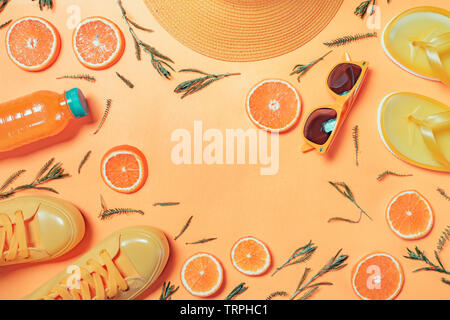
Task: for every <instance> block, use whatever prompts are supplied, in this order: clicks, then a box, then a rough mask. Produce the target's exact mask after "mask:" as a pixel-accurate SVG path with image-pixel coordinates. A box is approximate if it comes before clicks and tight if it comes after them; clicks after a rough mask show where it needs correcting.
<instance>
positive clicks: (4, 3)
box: [0, 0, 9, 12]
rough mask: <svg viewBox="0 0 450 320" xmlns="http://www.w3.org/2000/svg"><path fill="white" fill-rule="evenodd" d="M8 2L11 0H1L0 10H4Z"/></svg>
mask: <svg viewBox="0 0 450 320" xmlns="http://www.w3.org/2000/svg"><path fill="white" fill-rule="evenodd" d="M8 2H9V0H0V12H2V11H3V9H5V7H6V5H7V4H8Z"/></svg>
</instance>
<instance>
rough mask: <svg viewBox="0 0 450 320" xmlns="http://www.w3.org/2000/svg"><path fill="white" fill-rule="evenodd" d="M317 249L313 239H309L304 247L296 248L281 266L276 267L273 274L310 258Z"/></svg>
mask: <svg viewBox="0 0 450 320" xmlns="http://www.w3.org/2000/svg"><path fill="white" fill-rule="evenodd" d="M316 249H317V246H315V245H314V243H312V241H309V242H308V243H307V244H306V245H304V246H303V247H300V248H298V249H297V250H295V251H294V253H292V255H291V256H290V257H289V258H288V259H287V260H286V261H285V262H284V263H283V264H282V265H281V266H279V267H278V268H276V269H275V271H274V272H273V273H272V276H273V275H275V274H276V273H277V272H278V271H280V270H281V269H283V268H286V267H288V266H292V265H294V264H299V263H302V262H305V261H307V260H308V259H309V258H311V256H312V255H313V253H314V252H315V251H316Z"/></svg>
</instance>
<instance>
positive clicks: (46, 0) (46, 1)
mask: <svg viewBox="0 0 450 320" xmlns="http://www.w3.org/2000/svg"><path fill="white" fill-rule="evenodd" d="M32 1H34V0H32ZM44 7H47V8H49V9H53V0H39V9H41V11H42V10H43V9H44Z"/></svg>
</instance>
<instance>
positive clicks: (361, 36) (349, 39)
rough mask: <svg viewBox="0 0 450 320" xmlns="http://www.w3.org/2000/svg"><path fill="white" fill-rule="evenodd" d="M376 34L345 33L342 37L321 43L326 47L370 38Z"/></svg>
mask: <svg viewBox="0 0 450 320" xmlns="http://www.w3.org/2000/svg"><path fill="white" fill-rule="evenodd" d="M376 36H377V33H376V32H368V33H357V34H355V35H347V36H344V37H340V38H337V39H334V40H332V41H328V42H324V43H323V44H324V45H326V46H327V47H340V46H344V45H346V44H349V43H352V42H355V41H359V40H362V39H367V38H372V37H376Z"/></svg>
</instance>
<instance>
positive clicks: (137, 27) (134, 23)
mask: <svg viewBox="0 0 450 320" xmlns="http://www.w3.org/2000/svg"><path fill="white" fill-rule="evenodd" d="M126 19H127V20H128V22H129V23H131V25H132V26H133V27H135V28H136V29H139V30H142V31H147V32H153V30H152V29H149V28H146V27H143V26H141V25H140V24H137V23H136V22H134V21H133V20H131V19H130V18H128V17H126Z"/></svg>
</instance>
